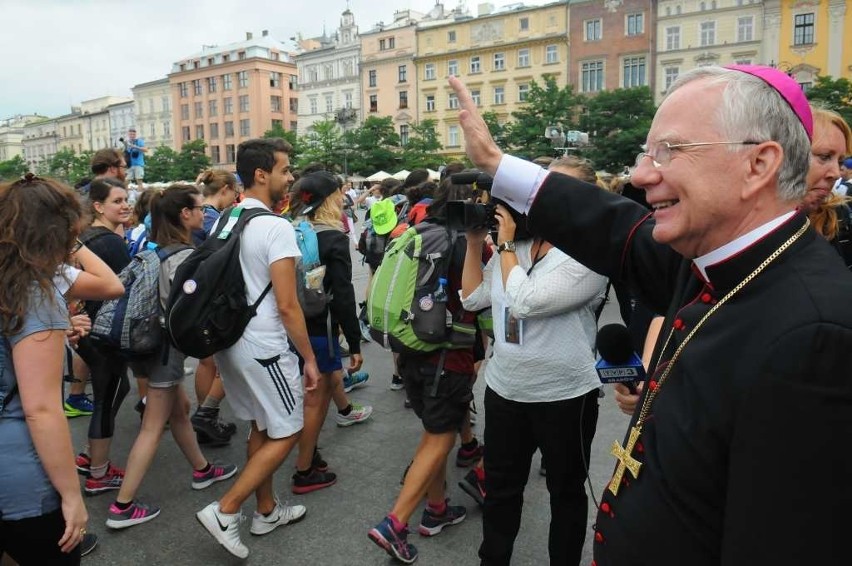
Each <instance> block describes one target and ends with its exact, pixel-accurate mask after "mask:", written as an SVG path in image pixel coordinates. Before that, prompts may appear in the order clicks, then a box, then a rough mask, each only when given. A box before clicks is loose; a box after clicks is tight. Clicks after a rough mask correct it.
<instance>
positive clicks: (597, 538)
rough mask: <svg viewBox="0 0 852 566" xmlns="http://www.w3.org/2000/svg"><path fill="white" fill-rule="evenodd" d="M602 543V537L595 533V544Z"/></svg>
mask: <svg viewBox="0 0 852 566" xmlns="http://www.w3.org/2000/svg"><path fill="white" fill-rule="evenodd" d="M603 541H604V538H603V535H602V534H600V533H599V532H598V533H595V542H601V543H602V542H603Z"/></svg>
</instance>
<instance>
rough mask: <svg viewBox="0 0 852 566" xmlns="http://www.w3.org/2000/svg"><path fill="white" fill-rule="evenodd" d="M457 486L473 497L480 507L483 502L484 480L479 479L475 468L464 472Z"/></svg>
mask: <svg viewBox="0 0 852 566" xmlns="http://www.w3.org/2000/svg"><path fill="white" fill-rule="evenodd" d="M459 487H460V488H462V491H464V492H465V493H466V494H468V495H469V496H471V497H473V500H474V501H476V503H477V505H479V506H480V507H482V505H483V504H484V503H485V482H482V481H479V476H477V475H476V470H470V471H469V472H468V473H467V474H465V476H464V478H462V480H461V481H460V482H459Z"/></svg>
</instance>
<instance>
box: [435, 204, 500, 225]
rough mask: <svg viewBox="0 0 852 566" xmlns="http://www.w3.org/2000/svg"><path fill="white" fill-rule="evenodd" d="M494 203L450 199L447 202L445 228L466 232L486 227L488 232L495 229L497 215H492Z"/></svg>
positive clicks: (494, 208) (494, 209)
mask: <svg viewBox="0 0 852 566" xmlns="http://www.w3.org/2000/svg"><path fill="white" fill-rule="evenodd" d="M495 211H496V204H494V203H493V202H488V204H482V203H478V202H468V201H466V200H451V201H449V202H448V203H447V228H449V229H450V230H458V231H460V232H466V231H468V230H479V229H481V228H487V229H488V231H489V232H493V231H495V230H497V217H496V216H494V212H495Z"/></svg>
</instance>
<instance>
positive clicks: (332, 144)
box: [296, 120, 343, 170]
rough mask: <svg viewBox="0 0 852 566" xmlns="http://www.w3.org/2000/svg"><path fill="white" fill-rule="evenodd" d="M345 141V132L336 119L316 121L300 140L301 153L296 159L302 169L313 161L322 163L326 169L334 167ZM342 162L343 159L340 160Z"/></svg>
mask: <svg viewBox="0 0 852 566" xmlns="http://www.w3.org/2000/svg"><path fill="white" fill-rule="evenodd" d="M342 142H343V133H342V132H341V131H340V128H338V127H337V122H335V121H334V120H320V121H318V122H314V123H313V124H312V125H311V126H310V127H309V128H308V133H307V134H305V136H303V137H302V138H301V139H300V140H299V147H300V148H301V153H300V155H299V158H298V160H297V161H296V165H297V168H299V169H301V168H303V167H305V166H306V165H309V164H311V163H322V164H323V165H324V166H325V167H326V169H330V170H331V169H334V166H335V164H336V163H337V161H336V159H337V157H338V155H339V150H340V148H341V146H342ZM340 162H341V163H342V160H341V161H340Z"/></svg>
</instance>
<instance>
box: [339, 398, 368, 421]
mask: <svg viewBox="0 0 852 566" xmlns="http://www.w3.org/2000/svg"><path fill="white" fill-rule="evenodd" d="M372 414H373V408H372V407H371V406H369V405H363V406H362V405H359V404H358V403H352V410H351V411H349V414H348V415H341V414H340V413H335V415H334V419H335V420H336V421H337V426H352V425H354V424H357V423H362V422H364V421H366V420H367V419H369V418H370V415H372Z"/></svg>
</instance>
